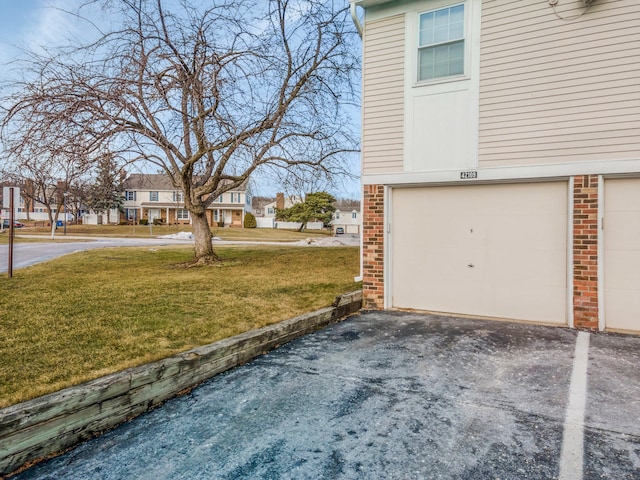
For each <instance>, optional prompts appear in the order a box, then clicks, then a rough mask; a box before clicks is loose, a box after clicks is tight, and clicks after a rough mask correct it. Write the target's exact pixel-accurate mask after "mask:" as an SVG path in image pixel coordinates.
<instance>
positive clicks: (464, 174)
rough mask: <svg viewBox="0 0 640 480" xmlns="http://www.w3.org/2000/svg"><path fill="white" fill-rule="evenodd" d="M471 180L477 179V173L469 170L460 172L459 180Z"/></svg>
mask: <svg viewBox="0 0 640 480" xmlns="http://www.w3.org/2000/svg"><path fill="white" fill-rule="evenodd" d="M472 178H478V172H477V171H475V170H471V171H469V172H460V179H461V180H470V179H472Z"/></svg>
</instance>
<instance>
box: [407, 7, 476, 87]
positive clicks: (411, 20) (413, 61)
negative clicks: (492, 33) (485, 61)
mask: <svg viewBox="0 0 640 480" xmlns="http://www.w3.org/2000/svg"><path fill="white" fill-rule="evenodd" d="M456 5H464V74H462V75H453V76H450V77H437V78H432V79H429V80H418V46H419V45H420V15H422V14H423V13H429V12H433V11H436V10H441V9H443V8H449V7H455V6H456ZM476 17H477V18H476ZM476 23H477V25H476ZM476 28H478V29H479V28H480V5H479V2H477V1H476V0H463V1H460V0H456V1H451V0H438V1H429V0H423V1H420V2H416V6H415V7H414V10H413V11H411V12H408V13H407V14H406V17H405V31H406V37H405V42H406V45H405V64H406V65H407V66H408V68H407V71H406V76H407V77H406V78H407V83H408V84H409V86H410V87H413V88H417V89H420V88H423V87H430V86H434V85H442V86H443V87H444V90H445V91H447V85H451V89H453V90H456V89H460V88H461V87H459V86H456V85H455V84H456V83H459V82H468V81H469V80H470V79H471V78H473V77H474V76H475V74H476V72H475V68H476V66H475V63H474V60H475V62H477V63H478V65H479V63H480V58H479V56H480V54H479V51H478V52H476V51H475V48H474V45H473V43H474V38H473V32H474V31H475V29H476ZM478 50H479V49H478ZM475 55H477V56H478V58H474V56H475ZM478 70H479V68H478ZM478 73H479V72H478ZM462 88H464V87H462Z"/></svg>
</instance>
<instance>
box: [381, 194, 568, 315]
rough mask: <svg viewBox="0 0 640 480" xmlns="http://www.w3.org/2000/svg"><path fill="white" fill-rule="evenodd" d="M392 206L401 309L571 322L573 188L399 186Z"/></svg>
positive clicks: (396, 298)
mask: <svg viewBox="0 0 640 480" xmlns="http://www.w3.org/2000/svg"><path fill="white" fill-rule="evenodd" d="M549 196H550V197H551V199H549V198H548V197H549ZM541 199H544V201H542V202H541ZM392 202H393V203H392V205H393V208H392V235H391V245H392V260H391V263H392V280H391V282H392V286H391V289H392V297H393V298H392V304H393V306H396V307H400V308H419V309H424V310H433V311H442V312H450V313H462V314H471V315H483V316H494V317H504V318H517V319H524V320H539V321H544V322H554V323H566V250H567V247H566V228H567V216H566V211H567V209H566V202H567V187H566V184H565V183H554V184H520V185H482V186H468V187H466V186H465V187H458V186H456V187H430V188H412V189H409V188H407V189H394V190H393V200H392ZM540 203H542V204H545V205H547V207H548V208H547V211H540V209H539V204H540ZM551 207H553V208H551Z"/></svg>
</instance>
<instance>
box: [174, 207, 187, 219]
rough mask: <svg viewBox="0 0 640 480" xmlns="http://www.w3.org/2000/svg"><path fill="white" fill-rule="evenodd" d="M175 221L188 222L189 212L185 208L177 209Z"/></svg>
mask: <svg viewBox="0 0 640 480" xmlns="http://www.w3.org/2000/svg"><path fill="white" fill-rule="evenodd" d="M176 219H177V220H189V210H187V209H186V208H178V209H177V210H176Z"/></svg>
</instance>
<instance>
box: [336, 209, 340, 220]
mask: <svg viewBox="0 0 640 480" xmlns="http://www.w3.org/2000/svg"><path fill="white" fill-rule="evenodd" d="M336 220H340V211H337V212H336Z"/></svg>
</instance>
